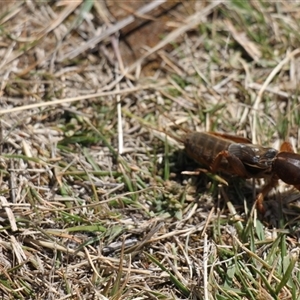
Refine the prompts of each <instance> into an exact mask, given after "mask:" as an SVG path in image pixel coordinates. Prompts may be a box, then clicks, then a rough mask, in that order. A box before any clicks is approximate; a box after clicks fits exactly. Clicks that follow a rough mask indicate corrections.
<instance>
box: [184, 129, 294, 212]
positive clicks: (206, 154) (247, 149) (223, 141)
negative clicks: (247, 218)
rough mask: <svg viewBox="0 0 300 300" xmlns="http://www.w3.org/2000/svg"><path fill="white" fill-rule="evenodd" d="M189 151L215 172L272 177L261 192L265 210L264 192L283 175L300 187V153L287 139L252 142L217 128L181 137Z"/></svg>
mask: <svg viewBox="0 0 300 300" xmlns="http://www.w3.org/2000/svg"><path fill="white" fill-rule="evenodd" d="M180 141H181V142H183V144H184V145H185V149H186V152H187V154H188V155H189V156H190V157H191V158H193V159H194V160H195V161H197V162H199V163H200V164H202V165H204V166H206V167H207V168H208V169H209V170H210V171H211V172H212V173H216V172H217V171H221V172H224V173H227V174H231V175H238V176H240V177H243V178H269V181H268V183H267V184H266V185H265V186H264V187H263V188H262V191H261V192H260V193H259V194H258V196H257V207H258V209H259V210H260V211H261V212H264V206H263V199H264V196H265V195H266V194H267V193H268V192H269V191H270V190H271V189H272V188H273V187H274V186H275V185H276V184H277V182H278V179H281V180H282V181H284V182H285V183H287V184H291V185H294V186H295V187H296V188H297V189H298V190H300V155H299V154H297V153H293V150H292V147H291V145H290V144H289V143H287V142H285V143H283V145H282V146H281V148H280V151H277V150H276V149H274V148H269V147H262V146H260V145H254V144H251V142H250V140H248V139H245V138H242V137H238V136H232V135H227V134H220V133H215V132H189V133H187V134H186V135H185V136H183V137H182V139H181V140H180Z"/></svg>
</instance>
